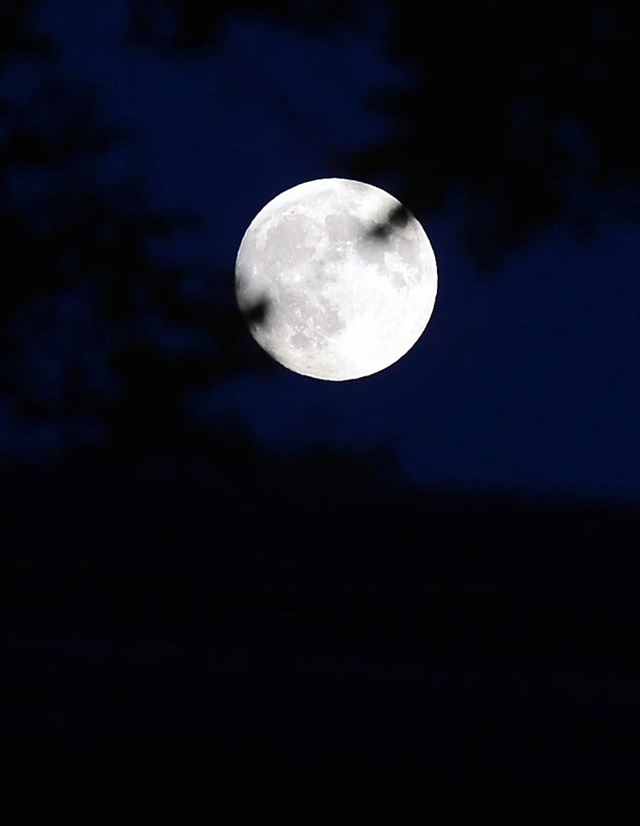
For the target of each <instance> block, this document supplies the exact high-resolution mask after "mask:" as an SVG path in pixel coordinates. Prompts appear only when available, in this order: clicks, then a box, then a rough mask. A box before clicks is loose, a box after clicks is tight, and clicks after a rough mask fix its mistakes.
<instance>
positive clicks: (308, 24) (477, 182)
mask: <svg viewBox="0 0 640 826" xmlns="http://www.w3.org/2000/svg"><path fill="white" fill-rule="evenodd" d="M380 10H382V12H383V16H384V17H385V18H386V19H387V21H388V22H387V26H386V30H387V42H386V48H387V52H388V54H389V55H390V56H391V57H392V59H393V61H394V62H395V63H396V64H397V65H398V66H399V67H401V68H403V69H405V70H406V73H407V75H408V77H409V80H408V82H407V84H406V87H405V88H397V89H395V90H393V89H391V90H385V91H384V92H379V93H376V94H374V95H373V97H372V99H371V101H370V103H371V106H373V107H374V108H375V109H377V110H378V111H380V112H381V113H383V114H384V115H385V116H386V117H387V118H388V119H389V121H390V122H391V123H392V124H393V130H392V134H391V137H389V138H387V139H385V140H382V141H380V142H379V144H378V145H376V146H373V147H372V148H369V147H367V148H366V149H363V150H362V151H358V152H357V153H354V154H352V155H349V156H348V157H341V158H336V163H337V164H338V165H339V167H340V168H341V169H343V170H344V173H345V174H346V175H351V176H352V177H361V178H362V179H363V180H369V181H372V182H375V181H376V180H385V181H386V180H389V181H392V182H393V186H394V194H395V195H396V196H397V197H398V198H400V200H401V201H402V202H403V203H406V204H407V205H408V206H410V207H411V208H412V209H413V210H414V211H415V210H417V209H420V210H421V211H425V212H426V213H427V214H430V215H433V214H434V213H435V212H436V211H438V210H440V209H441V208H443V207H445V206H447V205H453V206H454V208H455V215H456V219H457V222H458V225H459V230H460V232H461V236H462V238H463V239H464V240H465V242H466V244H467V247H468V250H469V252H470V254H471V255H472V256H473V259H474V262H475V263H476V265H477V266H478V270H479V271H481V269H482V268H492V267H495V266H496V265H498V264H499V263H500V262H502V261H503V260H504V257H505V254H506V253H507V252H508V251H509V250H510V249H514V248H516V249H517V248H519V247H521V246H522V245H524V244H525V243H526V242H528V241H530V240H532V239H535V238H536V237H538V236H539V235H540V234H542V233H544V232H545V231H548V230H550V229H553V228H556V227H560V228H562V229H565V230H569V231H571V232H575V233H578V234H581V235H584V234H585V233H589V232H590V231H592V230H593V229H594V228H600V227H602V226H607V225H610V224H612V223H620V222H635V221H637V220H638V217H639V204H640V201H639V197H638V196H639V189H638V185H639V176H640V173H639V171H638V163H637V156H638V151H637V150H638V143H639V140H640V115H639V114H638V109H637V107H634V106H632V105H630V100H632V98H633V78H635V77H636V76H637V75H638V72H639V70H640V57H639V56H638V49H637V42H638V39H639V37H640V11H638V6H637V4H636V3H633V2H631V0H587V1H586V2H564V3H554V2H541V3H540V2H538V3H524V4H523V3H511V2H508V0H455V2H449V3H442V2H435V1H434V2H416V0H397V1H396V0H394V2H381V3H377V4H368V3H359V2H349V0H345V2H341V3H327V2H315V3H314V2H312V3H301V2H296V1H295V0H290V2H278V3H270V4H268V5H264V4H260V3H254V2H241V3H234V4H232V5H231V4H230V5H226V4H215V6H214V5H213V4H211V5H209V4H205V3H200V2H197V0H193V2H182V0H154V2H149V3H147V2H144V1H142V2H140V3H138V4H137V6H136V13H135V15H134V23H133V25H132V31H133V33H134V35H135V36H136V37H137V39H138V42H141V43H145V44H147V45H150V46H152V47H155V48H157V49H160V50H162V51H163V52H165V53H167V52H169V53H171V52H174V53H176V52H177V53H184V52H190V51H193V50H203V49H206V48H209V47H210V46H211V45H212V44H215V43H216V42H217V39H218V35H219V32H220V29H221V26H222V25H223V23H224V22H225V20H226V19H227V18H228V17H229V15H230V14H231V13H235V12H236V11H239V12H241V13H244V14H255V15H261V16H266V17H268V18H270V19H275V20H283V21H286V22H287V24H288V25H292V24H293V25H298V26H300V27H301V28H302V29H303V30H307V31H308V30H311V31H315V32H316V33H318V34H319V35H326V34H327V33H331V32H335V31H341V30H347V31H349V30H362V29H366V27H367V26H368V20H369V18H370V17H372V18H374V19H375V18H378V17H379V12H380ZM162 11H164V12H165V14H167V18H165V17H163V15H162V13H161V12H162ZM167 20H169V21H170V23H168V22H167ZM163 23H164V25H163ZM261 82H265V80H264V79H262V80H261ZM284 126H285V127H286V124H285V125H284Z"/></svg>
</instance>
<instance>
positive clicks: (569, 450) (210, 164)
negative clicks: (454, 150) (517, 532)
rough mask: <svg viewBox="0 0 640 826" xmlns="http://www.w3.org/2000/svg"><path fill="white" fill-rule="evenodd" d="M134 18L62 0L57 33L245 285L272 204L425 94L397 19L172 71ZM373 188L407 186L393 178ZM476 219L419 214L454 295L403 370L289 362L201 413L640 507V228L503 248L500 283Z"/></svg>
mask: <svg viewBox="0 0 640 826" xmlns="http://www.w3.org/2000/svg"><path fill="white" fill-rule="evenodd" d="M120 12H121V9H120V10H119V4H118V3H117V2H112V0H109V2H107V1H106V0H94V2H92V3H90V4H87V3H85V2H82V0H65V2H61V0H51V2H50V4H49V7H48V10H47V12H46V14H45V15H43V25H45V26H46V27H47V29H48V30H50V31H54V32H55V34H56V38H57V40H58V41H59V43H60V44H61V46H62V47H63V59H64V61H65V63H66V65H67V66H68V67H69V69H70V70H71V71H72V72H73V73H76V74H77V75H78V76H79V77H80V78H82V79H83V80H85V81H86V82H88V83H91V84H95V86H96V88H97V90H98V94H99V96H100V99H101V101H102V104H103V107H104V110H105V112H106V115H107V116H108V117H109V118H110V119H111V118H113V119H114V120H116V121H119V122H121V123H122V124H123V125H124V126H126V127H127V128H131V130H132V131H133V132H134V133H137V134H138V136H139V140H140V145H141V147H142V150H143V151H142V154H141V156H140V157H141V158H143V159H144V168H145V173H146V174H147V175H148V179H149V185H150V189H151V192H152V194H153V197H154V199H155V200H156V202H157V203H158V204H161V205H163V206H167V207H174V206H178V207H186V208H188V209H192V210H194V211H195V212H197V213H198V214H199V215H200V216H201V217H202V218H203V219H204V220H205V221H206V229H205V230H204V231H203V232H202V233H201V234H200V235H199V236H198V238H197V239H192V241H191V242H190V246H189V248H188V254H189V255H190V256H192V257H194V258H199V259H200V260H202V261H210V262H211V264H213V265H215V267H216V268H219V271H220V272H223V273H227V274H228V275H227V276H225V277H228V278H229V279H231V278H232V272H233V263H234V259H235V255H236V252H237V248H238V245H239V243H240V239H241V237H242V234H243V232H244V230H245V229H246V227H247V225H248V223H249V222H250V220H251V219H252V218H253V217H254V215H255V214H256V213H257V212H258V210H259V209H260V208H261V207H262V206H263V205H264V204H265V203H266V202H267V201H269V200H270V199H271V198H272V197H274V196H275V195H276V194H278V193H279V192H281V191H282V190H284V189H287V188H289V187H291V186H294V185H295V184H297V183H300V182H302V181H304V180H310V179H313V178H321V177H328V176H332V175H341V176H342V175H345V176H348V172H349V170H348V169H347V168H344V167H340V168H338V167H337V166H336V163H335V160H334V159H335V157H336V155H337V153H339V152H340V151H343V150H355V149H358V148H364V147H366V146H367V145H369V144H371V143H372V142H373V141H375V140H376V139H377V138H379V137H380V136H382V135H384V134H385V133H387V132H388V130H391V129H392V128H393V126H392V123H391V122H390V121H385V119H384V118H383V116H382V115H380V114H375V113H374V112H373V111H371V110H370V109H369V107H368V106H367V96H368V95H369V94H370V93H371V92H372V91H374V90H376V89H380V88H384V87H391V88H392V87H393V86H394V84H405V83H409V82H410V78H408V77H405V76H403V75H402V73H401V72H400V71H399V70H398V69H397V68H395V67H393V66H392V65H391V63H390V62H389V60H388V59H387V58H386V57H385V56H384V53H383V49H382V39H381V37H380V36H379V34H377V33H376V32H377V27H378V26H379V25H383V24H382V23H372V26H371V31H369V32H362V33H360V34H357V33H348V34H347V33H343V34H340V35H338V36H331V37H328V38H327V37H320V36H314V35H312V34H307V35H303V34H301V33H300V32H299V31H298V30H294V29H291V30H286V29H284V28H281V27H279V26H277V25H276V24H269V23H266V22H264V21H259V20H254V19H249V18H246V19H238V18H234V19H233V20H232V21H231V22H230V23H229V24H228V25H227V26H225V28H224V29H223V33H222V37H221V39H220V42H219V44H218V46H217V47H216V48H214V49H212V50H211V52H210V53H209V54H208V55H207V56H204V57H201V58H194V57H189V58H179V57H175V58H171V59H169V58H163V59H160V58H159V57H157V56H155V55H153V54H151V53H145V52H143V51H142V50H140V49H136V50H133V49H128V48H126V47H125V46H124V45H123V40H122V36H123V21H122V16H121V13H120ZM469 140H470V141H471V140H473V136H472V135H470V136H469ZM370 183H374V184H377V185H380V186H383V187H384V188H387V189H389V191H391V193H392V194H394V190H393V181H392V180H373V181H370ZM461 208H462V206H461V204H460V203H454V202H453V199H452V202H451V204H450V206H449V207H448V208H447V209H446V210H444V211H443V213H442V214H440V215H438V216H436V217H435V218H430V219H427V218H426V217H425V216H424V215H421V214H420V212H419V211H417V213H418V214H417V217H418V218H419V219H420V220H421V221H422V223H423V225H424V226H425V229H426V231H427V233H428V235H429V237H430V239H431V241H432V244H433V247H434V250H435V253H436V258H437V261H438V266H439V294H438V299H437V302H436V308H435V311H434V315H433V317H432V320H431V322H430V323H429V325H428V327H427V330H426V332H425V334H424V336H423V337H422V339H421V340H420V341H419V342H418V344H417V345H416V347H415V348H414V349H413V350H412V351H411V352H410V353H409V354H408V355H407V356H406V357H405V358H404V359H402V360H401V361H400V362H398V363H397V364H396V365H395V366H393V367H391V368H390V369H388V370H386V371H384V372H382V373H380V374H378V375H375V376H373V377H371V378H368V379H364V380H359V381H356V382H347V383H344V384H334V383H325V382H319V381H315V380H312V379H307V378H303V377H300V376H297V375H294V374H292V373H290V372H288V371H286V370H284V369H282V370H280V369H279V370H277V371H276V372H275V374H273V373H270V374H269V375H268V376H267V375H265V376H261V375H259V374H258V375H256V376H251V377H243V378H239V379H238V380H237V381H234V382H233V383H232V384H230V385H229V386H228V387H227V388H226V390H225V391H224V393H222V394H221V395H219V396H216V397H214V398H211V399H203V400H202V408H201V412H202V414H203V415H205V416H213V415H215V414H216V412H217V411H218V410H220V409H221V408H224V407H228V406H229V405H231V406H233V407H234V409H236V410H237V413H238V415H239V416H241V417H242V418H243V419H244V420H246V422H247V423H248V424H249V425H250V427H251V428H252V429H253V430H254V431H255V433H256V434H257V435H258V436H259V437H260V438H262V439H264V441H265V442H266V443H268V444H269V445H271V446H273V447H274V448H275V449H277V450H288V449H292V448H294V449H295V448H296V447H297V446H299V445H306V444H308V443H309V442H314V441H316V442H323V443H329V444H332V445H336V446H340V447H362V446H366V445H368V444H371V445H374V444H375V445H378V444H382V445H389V446H391V447H392V448H393V450H394V451H395V452H396V453H397V455H398V457H399V458H400V460H401V462H402V465H403V467H404V468H405V469H406V471H407V472H408V473H409V474H410V476H411V477H412V478H413V479H415V480H417V481H419V482H420V483H425V484H428V485H442V486H445V487H451V488H470V489H474V490H477V489H484V490H488V491H499V492H513V493H519V492H530V493H541V494H550V495H554V496H570V497H580V498H582V497H586V498H591V497H594V498H604V499H610V498H633V499H637V498H638V495H640V475H639V473H638V458H639V456H640V436H639V435H638V422H639V421H640V392H639V390H638V379H637V366H636V364H637V353H638V350H637V333H638V322H639V320H640V309H639V308H640V282H639V280H638V264H637V261H638V252H639V247H640V233H638V231H637V230H636V229H632V228H629V227H624V226H619V227H608V228H607V229H606V230H604V231H602V232H601V233H600V234H599V235H597V236H596V237H595V238H593V239H591V240H590V241H587V242H585V241H582V240H576V239H574V238H571V237H569V236H568V235H566V234H564V233H563V231H562V230H561V229H557V230H556V231H554V232H553V233H549V234H547V235H544V236H541V237H540V238H539V239H538V240H537V241H536V242H535V243H534V244H533V245H529V246H526V247H523V248H521V249H520V250H518V251H516V252H514V251H505V256H504V260H503V261H502V262H501V266H500V267H499V270H498V272H496V273H495V274H494V275H493V276H490V277H487V276H486V275H484V274H483V273H481V271H480V270H479V268H478V267H477V266H475V265H474V262H473V261H472V260H470V258H469V256H468V254H467V253H466V252H465V250H464V249H463V246H462V242H461V238H460V234H459V232H458V226H457V221H456V216H457V215H458V213H459V210H460V209H461Z"/></svg>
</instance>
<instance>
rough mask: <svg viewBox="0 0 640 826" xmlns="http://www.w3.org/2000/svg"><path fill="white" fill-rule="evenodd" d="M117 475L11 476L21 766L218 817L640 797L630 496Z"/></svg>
mask: <svg viewBox="0 0 640 826" xmlns="http://www.w3.org/2000/svg"><path fill="white" fill-rule="evenodd" d="M107 478H108V474H103V475H100V476H98V477H96V478H92V477H91V476H89V477H87V476H86V474H85V473H83V474H79V473H69V474H68V475H67V476H66V477H61V476H60V475H59V474H58V475H57V476H56V477H55V483H54V479H53V478H52V477H51V476H50V475H47V474H46V473H44V474H22V475H20V476H19V477H18V478H12V479H11V480H10V481H11V485H10V487H9V488H8V490H9V494H8V496H6V497H5V506H6V507H7V511H6V513H7V514H8V519H6V520H5V522H4V529H3V533H4V536H5V537H7V536H8V538H9V542H8V545H5V553H3V559H4V562H3V564H2V569H3V570H2V589H3V605H4V608H3V618H2V625H3V628H4V658H3V671H4V673H5V691H6V694H5V701H4V703H3V707H2V708H3V711H2V720H1V726H2V729H3V731H4V733H5V735H4V740H3V749H4V751H5V756H7V757H8V758H9V761H8V762H9V766H10V771H9V776H10V777H11V776H12V774H13V773H14V772H16V773H17V776H18V778H19V782H20V783H23V784H26V786H27V787H30V786H31V785H32V783H34V784H35V785H36V786H37V787H38V789H39V793H40V794H47V795H49V794H51V795H54V797H60V796H62V797H63V798H64V797H72V798H80V799H82V800H85V801H86V802H95V801H98V800H100V799H101V798H103V797H108V798H109V799H116V800H119V799H123V800H124V799H128V798H129V797H130V796H131V795H133V796H134V797H135V798H136V799H143V798H145V796H146V795H151V796H152V798H153V801H155V802H157V801H163V800H165V796H166V797H167V798H168V799H170V800H173V801H174V802H176V803H177V802H179V801H180V800H181V799H182V798H184V797H186V798H189V799H191V800H195V801H197V802H198V804H199V805H202V804H203V803H206V802H207V801H208V805H209V806H210V807H211V809H210V810H211V811H214V810H215V805H216V804H215V801H216V800H218V801H221V800H227V801H228V800H229V799H231V798H234V796H238V797H239V799H240V800H239V804H238V805H240V806H242V807H246V806H249V807H251V806H257V807H258V809H259V808H260V806H261V805H262V804H261V802H260V801H262V803H264V805H265V806H266V805H270V806H271V805H273V806H275V807H276V808H279V807H280V806H281V805H286V806H294V807H302V808H301V811H302V812H306V811H308V808H309V806H310V805H311V804H310V802H309V801H310V800H311V799H313V798H314V796H317V798H318V803H317V805H318V806H323V805H327V806H329V807H330V808H331V807H334V806H337V805H338V804H339V803H340V804H342V803H350V805H357V806H361V805H365V806H366V805H368V804H371V805H373V806H374V808H376V807H377V805H378V804H381V803H382V802H383V801H384V800H387V801H388V802H389V804H390V805H394V806H395V805H397V803H398V801H402V802H404V803H407V804H410V803H411V801H414V803H415V804H416V805H420V806H421V807H422V810H425V811H426V810H428V808H429V806H430V805H431V806H436V807H438V806H441V805H442V806H444V807H445V808H449V807H451V806H453V807H457V806H459V805H461V804H462V800H461V799H460V798H459V796H460V795H463V796H464V795H472V796H475V797H476V798H477V799H478V800H479V801H485V802H486V801H489V800H491V801H492V806H497V810H498V811H499V810H500V809H501V808H503V807H505V806H508V805H511V803H512V802H513V801H514V800H516V801H520V804H522V802H523V801H525V800H528V799H530V800H531V801H532V802H533V801H538V802H539V801H540V800H541V799H542V798H541V795H542V796H544V795H546V794H550V795H556V794H558V793H559V792H572V793H577V792H579V791H580V790H581V789H583V790H584V791H586V790H589V793H590V794H591V793H593V791H594V790H595V791H599V792H601V793H603V794H607V795H609V794H611V795H614V796H617V795H619V794H628V795H631V796H633V795H634V793H635V789H636V788H637V770H638V760H639V757H640V755H639V749H640V746H639V743H640V713H639V710H638V695H639V693H640V669H639V667H638V659H637V638H638V632H639V630H640V611H639V610H638V604H637V593H638V586H639V582H638V580H639V577H640V571H639V570H638V565H637V559H636V539H635V537H636V536H637V527H638V513H637V511H632V510H624V509H606V508H600V509H599V508H593V507H584V506H580V505H575V506H573V505H570V504H566V505H554V506H549V505H546V504H545V503H542V502H535V501H529V502H527V501H515V500H514V501H512V502H505V501H501V500H491V499H486V500H479V499H478V498H477V497H476V498H473V499H468V500H466V501H465V500H464V499H459V498H449V497H447V496H443V495H434V496H427V495H424V496H420V497H414V498H412V499H411V498H405V499H404V500H398V501H396V502H393V501H390V497H388V496H387V497H385V498H384V500H382V499H381V500H380V501H379V502H376V501H375V500H374V499H371V500H370V501H369V502H368V503H366V502H360V503H359V504H354V505H351V504H348V503H345V502H332V501H331V500H330V499H328V498H327V501H324V502H323V501H321V500H318V501H317V503H314V504H313V505H310V504H309V503H308V502H305V501H303V497H302V496H300V497H299V498H298V499H297V500H296V499H295V498H290V499H282V498H281V497H278V496H276V495H269V494H265V495H263V496H261V497H260V499H258V498H257V497H256V496H255V494H252V493H251V492H250V491H249V493H248V494H247V492H246V491H245V494H244V495H243V494H242V491H240V490H227V491H221V490H220V488H219V487H217V486H214V485H206V484H204V485H200V486H196V485H193V484H192V485H191V486H190V487H189V489H188V490H185V489H184V487H183V486H181V485H180V484H174V483H169V482H164V483H158V482H157V481H156V482H154V483H152V482H150V481H149V480H148V479H146V480H140V479H138V480H129V481H128V482H125V483H124V484H123V483H122V482H120V481H118V482H116V481H115V480H114V481H113V483H111V482H108V481H106V480H107ZM70 502H73V506H72V507H70V505H69V503H70ZM214 526H215V528H214ZM7 528H8V531H7ZM7 549H8V550H9V553H8V554H7V553H6V550H7ZM362 795H364V797H365V801H364V803H363V802H362V801H361V800H360V798H361V796H362ZM449 795H453V797H454V798H457V799H454V800H453V801H452V800H448V798H449ZM358 801H360V802H358ZM447 801H448V802H447ZM425 807H426V809H425ZM312 808H313V807H312ZM436 810H438V809H437V808H436Z"/></svg>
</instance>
